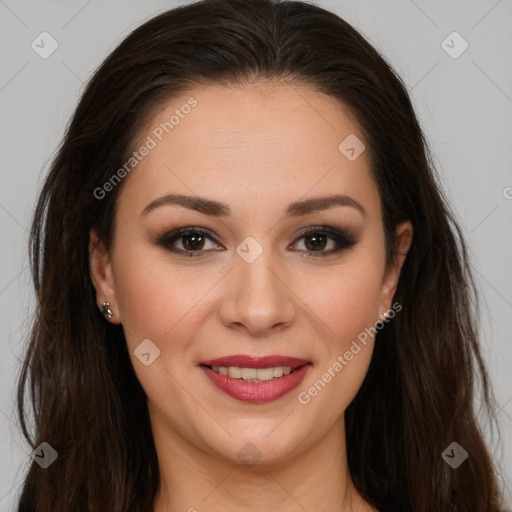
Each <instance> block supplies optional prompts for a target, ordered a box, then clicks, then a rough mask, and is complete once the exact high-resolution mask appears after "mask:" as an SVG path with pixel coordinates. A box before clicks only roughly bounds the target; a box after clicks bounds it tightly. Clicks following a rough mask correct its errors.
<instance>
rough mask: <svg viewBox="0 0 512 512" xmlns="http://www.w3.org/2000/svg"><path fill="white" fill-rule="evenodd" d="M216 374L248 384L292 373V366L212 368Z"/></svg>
mask: <svg viewBox="0 0 512 512" xmlns="http://www.w3.org/2000/svg"><path fill="white" fill-rule="evenodd" d="M212 370H213V371H214V372H217V373H220V374H221V375H228V376H229V377H231V378H233V379H242V380H245V381H246V382H264V381H269V380H272V379H274V378H279V377H282V376H283V375H288V374H289V373H292V368H291V366H276V367H274V368H240V367H238V366H229V367H228V366H212Z"/></svg>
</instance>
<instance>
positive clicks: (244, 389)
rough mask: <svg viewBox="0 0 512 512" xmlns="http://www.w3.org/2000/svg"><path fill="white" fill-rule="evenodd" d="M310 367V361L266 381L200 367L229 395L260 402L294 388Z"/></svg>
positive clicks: (278, 396)
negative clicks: (252, 380)
mask: <svg viewBox="0 0 512 512" xmlns="http://www.w3.org/2000/svg"><path fill="white" fill-rule="evenodd" d="M310 367H311V363H307V364H305V365H303V366H301V367H300V368H297V370H294V371H293V373H289V374H288V375H283V376H282V377H279V378H275V379H273V380H269V381H267V382H246V381H244V380H242V379H233V378H232V377H229V376H228V375H221V374H220V373H217V372H214V371H213V370H212V369H210V368H208V367H207V366H201V367H200V368H201V370H203V372H204V373H205V375H206V376H207V377H208V378H209V379H210V381H211V382H212V383H213V384H214V385H215V386H217V387H218V388H219V389H220V390H222V391H224V393H226V394H228V395H229V396H231V397H233V398H236V399H237V400H241V401H242V402H250V403H253V404H261V403H265V402H272V401H273V400H277V399H278V398H281V397H282V396H284V395H286V394H287V393H289V392H290V391H292V390H294V389H295V388H296V387H297V386H298V385H299V384H300V383H301V382H302V379H304V377H305V375H306V373H307V372H308V370H309V369H310Z"/></svg>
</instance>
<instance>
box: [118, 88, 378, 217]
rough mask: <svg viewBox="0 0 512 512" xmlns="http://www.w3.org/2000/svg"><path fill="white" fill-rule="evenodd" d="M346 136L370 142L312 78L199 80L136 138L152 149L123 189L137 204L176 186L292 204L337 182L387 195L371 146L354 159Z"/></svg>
mask: <svg viewBox="0 0 512 512" xmlns="http://www.w3.org/2000/svg"><path fill="white" fill-rule="evenodd" d="M347 139H348V140H349V141H356V144H358V143H359V144H360V147H357V148H356V149H357V150H358V151H359V150H360V149H361V148H364V146H363V144H364V142H363V136H362V134H361V131H360V129H359V127H358V125H357V123H356V122H355V121H354V120H353V119H352V118H351V116H350V112H349V110H348V109H347V108H346V107H344V105H342V104H341V103H340V102H339V101H338V100H336V99H335V98H333V97H331V96H327V95H325V94H322V93H320V92H318V91H316V90H315V89H314V88H312V87H311V86H308V85H303V84H290V83H274V84H253V85H249V86H238V87H223V86H217V85H215V86H214V85H209V86H207V87H197V88H196V89H191V90H189V91H187V92H186V93H184V94H182V95H180V96H179V97H176V98H174V99H172V100H169V101H168V102H165V103H162V104H160V105H159V106H158V107H157V108H155V109H154V110H153V112H152V114H151V116H150V117H149V121H148V122H147V123H146V125H145V127H144V128H143V129H142V130H141V132H140V134H139V137H138V140H137V142H136V144H135V146H134V149H135V150H137V149H138V148H139V147H142V146H144V145H146V146H148V147H149V146H151V149H150V150H149V151H145V152H144V153H145V156H144V157H143V158H141V160H140V162H139V163H138V164H137V165H136V167H134V169H133V171H132V172H131V173H130V176H129V180H128V181H129V183H126V184H125V185H126V187H125V188H126V190H125V191H123V193H122V196H125V198H126V197H129V198H130V203H131V204H133V202H134V201H136V202H137V203H141V204H142V203H147V202H150V201H151V200H152V199H154V198H155V195H157V194H163V193H171V192H183V193H187V194H191V193H192V194H197V195H202V196H210V197H212V198H217V199H219V200H221V201H224V202H227V203H230V204H235V203H236V201H237V199H238V200H242V199H243V200H244V201H246V202H248V201H249V202H250V201H252V200H258V201H260V204H261V201H262V200H264V199H265V198H268V199H270V198H272V199H273V200H277V201H280V200H281V199H282V200H283V201H285V200H286V199H285V198H288V199H290V201H287V204H288V202H291V200H293V199H297V197H296V196H297V195H299V196H303V195H306V194H308V191H312V192H314V193H315V194H318V193H320V194H321V193H332V192H333V191H338V192H340V193H352V194H356V195H359V196H361V195H363V196H364V195H365V194H366V195H367V196H368V197H367V198H366V199H367V200H372V199H373V200H375V199H377V200H378V197H377V198H375V193H376V189H375V186H374V183H373V180H372V178H371V172H370V166H369V156H368V154H367V153H368V152H367V151H363V152H362V153H361V154H360V156H358V157H357V158H356V159H355V160H354V159H352V160H351V159H349V158H347V155H346V154H344V153H343V151H342V150H343V149H344V146H343V141H345V140H347ZM357 141H358V142H357ZM340 144H341V145H342V146H341V149H340ZM352 145H353V144H352ZM135 195H136V196H137V198H135ZM234 209H236V205H235V206H234Z"/></svg>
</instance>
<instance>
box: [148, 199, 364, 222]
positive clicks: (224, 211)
mask: <svg viewBox="0 0 512 512" xmlns="http://www.w3.org/2000/svg"><path fill="white" fill-rule="evenodd" d="M161 206H181V207H183V208H188V209H189V210H195V211H197V212H199V213H202V214H203V215H210V216H213V217H229V216H231V213H232V212H231V208H230V206H229V205H227V204H226V203H221V202H219V201H214V200H212V199H207V198H206V197H199V196H188V195H184V194H168V195H165V196H163V197H160V198H158V199H155V200H154V201H152V202H151V203H149V204H148V205H147V206H146V207H145V208H144V210H142V214H141V215H147V214H148V213H149V212H150V211H152V210H155V209H156V208H159V207H161ZM335 206H349V207H352V208H355V209H356V210H357V211H358V212H359V213H361V215H362V216H363V217H365V218H367V217H368V214H367V213H366V210H365V209H364V208H363V206H362V205H361V204H360V203H359V202H357V201H356V200H355V199H353V198H351V197H349V196H346V195H339V194H337V195H329V196H318V197H311V198H308V199H303V200H300V201H295V202H293V203H290V204H289V205H288V207H287V209H286V213H285V217H289V218H290V217H300V216H301V215H307V214H310V213H316V212H320V211H323V210H327V209H329V208H334V207H335Z"/></svg>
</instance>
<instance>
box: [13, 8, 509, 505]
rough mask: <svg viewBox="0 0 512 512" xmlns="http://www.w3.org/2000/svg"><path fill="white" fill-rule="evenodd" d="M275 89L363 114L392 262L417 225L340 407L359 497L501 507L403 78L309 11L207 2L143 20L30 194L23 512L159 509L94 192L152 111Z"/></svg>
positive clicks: (435, 193) (442, 223)
mask: <svg viewBox="0 0 512 512" xmlns="http://www.w3.org/2000/svg"><path fill="white" fill-rule="evenodd" d="M277 80H287V81H289V82H291V83H302V84H309V85H312V86H313V87H315V88H316V90H318V91H320V92H323V93H326V94H328V95H330V96H332V97H334V98H336V99H338V100H339V101H340V102H341V103H342V104H343V105H345V106H347V107H348V108H349V109H350V111H351V112H352V113H353V115H354V116H355V119H356V120H357V122H358V123H359V125H360V127H361V130H362V132H363V134H364V136H365V142H366V143H367V147H368V148H369V150H370V154H371V161H372V171H373V174H374V177H375V179H376V182H377V184H378V188H379V192H380V197H381V201H382V215H383V220H384V226H385V232H386V244H387V249H388V261H391V260H393V258H394V238H393V236H394V235H393V233H394V227H395V226H396V225H397V224H398V223H399V222H401V221H403V220H406V219H409V220H410V221H411V222H412V224H413V227H414V237H413V242H412V246H411V249H410V251H409V254H408V256H407V258H406V260H405V264H404V266H403V268H402V273H401V276H400V279H399V283H398V288H397V291H396V294H395V297H394V300H395V301H397V302H399V303H400V304H401V305H403V310H402V311H401V312H400V314H398V315H397V316H396V317H395V318H394V319H393V321H391V322H389V323H388V324H386V326H385V327H384V329H382V330H381V331H380V332H379V333H378V335H377V343H376V345H375V351H374V355H373V359H372V362H371V364H370V368H369V370H368V373H367V375H366V378H365V381H364V383H363V385H362V387H361V389H360V390H359V392H358V394H357V396H356V397H355V399H354V400H353V402H352V403H351V404H350V406H349V407H348V409H347V410H346V413H345V418H346V435H347V450H348V463H349V468H350V473H351V475H352V478H353V481H354V484H355V486H356V487H357V489H358V490H359V492H360V493H361V494H362V495H363V496H364V497H365V498H366V499H367V500H368V501H369V502H371V503H373V504H374V505H375V506H376V507H377V508H378V509H379V510H381V511H393V512H397V511H411V510H414V511H415V512H432V511H436V512H448V511H457V512H484V511H486V512H496V511H497V510H498V507H499V505H500V503H501V502H500V498H499V489H498V484H497V476H496V474H497V471H496V469H495V468H494V467H493V463H492V460H491V457H490V455H489V453H488V450H487V448H486V445H485V443H484V438H483V434H482V432H481V430H480V427H479V426H478V423H477V418H476V413H475V404H474V394H475V390H476V389H477V386H476V385H477V384H478V383H479V384H480V385H481V389H482V397H483V401H484V405H485V406H486V410H487V411H488V412H489V418H490V420H491V423H493V416H492V414H493V410H494V409H493V407H494V402H493V399H492V391H491V389H490V385H489V384H488V376H487V373H486V369H485V365H484V362H483V360H482V357H481V354H480V351H479V345H478V341H477V326H476V324H475V319H476V318H478V316H477V315H478V303H477V294H476V289H475V285H474V282H473V278H472V275H471V271H470V261H469V257H468V254H467V250H466V247H465V245H464V241H463V239H462V236H461V233H460V230H459V227H458V226H457V223H456V221H455V220H454V216H453V214H452V213H451V211H450V209H449V207H448V206H447V203H446V200H445V198H444V196H443V193H442V191H441V190H440V187H439V185H438V180H437V177H436V174H435V171H434V169H433V166H432V162H431V159H430V157H429V156H428V151H427V148H426V144H425V140H424V136H423V134H422V131H421V129H420V127H419V124H418V121H417V118H416V116H415V114H414V111H413V108H412V106H411V102H410V99H409V97H408V94H407V92H406V89H405V87H404V85H403V83H402V82H401V80H400V79H399V78H398V76H397V75H396V74H395V72H394V71H393V70H392V68H391V67H390V66H389V65H388V64H387V63H386V62H385V61H384V59H383V58H382V57H381V56H380V55H379V53H378V52H377V51H376V50H375V49H374V48H373V47H372V46H371V45H370V44H369V43H368V42H367V41H366V40H365V39H364V38H363V37H362V36H361V35H360V34H359V33H358V32H357V31H356V30H355V29H354V28H352V27H351V26H350V25H349V24H347V23H346V22H345V21H343V20H342V19H340V18H339V17H338V16H336V15H334V14H333V13H330V12H328V11H325V10H323V9H321V8H319V7H316V6H314V5H310V4H308V3H305V2H296V1H283V2H275V1H270V0H245V1H244V0H203V1H199V2H196V3H192V4H190V5H186V6H182V7H178V8H176V9H173V10H170V11H167V12H164V13H162V14H160V15H158V16H156V17H154V18H153V19H151V20H149V21H147V22H146V23H144V24H143V25H142V26H140V27H139V28H137V29H136V30H135V31H134V32H132V33H131V34H130V35H129V36H128V37H127V38H126V39H125V40H124V41H122V42H121V44H120V45H119V46H118V47H117V48H116V49H115V50H114V51H113V52H112V53H111V54H110V55H109V56H108V57H107V59H106V60H105V61H104V62H103V64H102V65H101V66H100V67H99V69H98V70H97V71H96V72H95V74H94V76H93V77H92V79H91V80H90V81H89V83H88V85H87V87H86V89H85V91H84V93H83V95H82V98H81V100H80V102H79V104H78V107H77V109H76V112H75V113H74V115H73V117H72V119H71V122H70V124H69V126H68V128H67V131H66V134H65V137H64V140H63V142H62V145H61V147H60V149H59V151H58V154H57V155H56V157H55V159H54V161H53V164H52V166H51V169H50V171H49V174H48V176H47V178H46V181H45V183H44V186H43V189H42V191H41V194H40V196H39V199H38V202H37V206H36V209H35V214H34V220H33V224H32V229H31V238H30V251H31V266H32V273H33V279H34V286H35V291H36V298H37V306H36V308H37V309H36V314H35V318H34V322H33V327H32V331H31V335H30V339H29V344H28V348H27V353H26V357H25V361H24V364H23V367H22V370H21V374H20V378H19V382H18V411H19V416H20V421H21V425H22V429H23V432H24V435H25V437H26V438H27V441H28V442H29V443H30V445H31V446H32V447H36V446H38V445H39V444H40V443H41V442H43V441H46V442H48V443H49V444H50V445H51V446H52V447H53V448H54V449H55V450H56V451H57V452H58V454H59V457H58V459H57V460H56V461H55V462H54V463H53V465H52V466H51V467H50V468H48V469H46V470H43V469H41V468H40V467H39V466H38V465H37V464H36V463H35V462H33V463H32V465H31V467H30V469H29V471H28V474H27V476H26V480H25V482H24V485H23V489H22V495H21V498H20V501H19V509H18V510H19V512H69V511H73V512H82V511H83V512H86V511H91V512H92V511H94V512H98V511H107V510H108V511H109V512H126V511H134V512H135V511H137V512H138V511H140V512H148V510H152V505H153V500H154V497H155V493H156V491H157V488H158V482H159V471H158V464H157V457H156V452H155V447H154V442H153V438H152V433H151V428H150V423H149V417H148V412H147V406H146V398H145V394H144V391H143V389H142V387H141V385H140V384H139V382H138V380H137V378H136V375H135V373H134V371H133V367H132V365H131V361H130V358H129V354H128V352H127V348H126V342H125V339H124V335H123V330H122V326H119V325H112V324H110V323H108V322H105V321H104V319H103V317H102V316H101V314H99V312H98V308H97V305H96V294H95V290H94V288H93V286H92V284H91V279H90V273H89V254H88V242H89V230H90V228H91V227H95V228H96V229H97V230H98V231H99V233H100V235H101V237H102V240H103V242H104V243H105V244H106V246H107V247H109V245H110V243H111V241H112V236H113V225H114V224H113V220H114V215H115V205H116V197H117V195H118V194H119V192H120V190H121V189H122V185H123V182H121V183H120V184H119V185H118V186H116V187H114V189H113V190H112V191H111V192H110V193H108V194H106V195H105V197H104V198H102V199H98V198H97V197H96V196H95V194H94V191H95V190H96V189H97V188H98V187H101V185H102V184H103V183H105V182H107V181H108V180H109V179H110V178H111V177H112V175H113V174H115V173H116V171H117V170H118V169H119V168H120V167H121V166H122V165H123V163H124V162H125V161H126V158H127V155H129V154H130V151H133V143H134V141H135V140H136V138H137V136H139V135H140V132H141V129H142V127H143V126H144V123H145V122H146V120H147V119H148V115H150V114H151V112H152V111H153V109H154V108H155V106H157V105H158V104H160V103H161V102H163V101H168V100H170V99H172V98H173V97H175V96H177V95H178V94H181V93H183V92H184V91H187V90H188V89H189V88H191V87H193V86H198V85H199V86H201V85H205V86H206V85H208V84H211V83H215V84H220V85H225V86H231V87H232V86H243V85H244V84H248V83H251V82H255V81H267V82H273V81H277ZM126 179H129V177H126V178H125V180H126ZM27 386H28V390H27ZM28 391H30V395H29V398H30V401H31V403H32V411H33V416H34V417H33V422H34V425H35V430H34V432H33V435H31V434H30V432H29V427H28V422H27V420H28V418H27V417H26V415H25V413H24V404H25V401H26V400H27V393H28ZM453 441H456V442H458V443H459V444H460V445H461V446H462V447H464V449H465V450H466V451H467V452H468V453H469V458H468V459H467V460H466V461H465V462H464V463H463V464H462V465H461V466H460V467H459V468H458V469H456V470H455V469H452V468H451V467H450V466H449V465H448V464H447V463H446V462H445V461H444V460H443V458H442V457H441V454H442V452H443V451H444V450H445V448H446V447H447V446H448V445H450V444H451V443H452V442H453Z"/></svg>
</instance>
